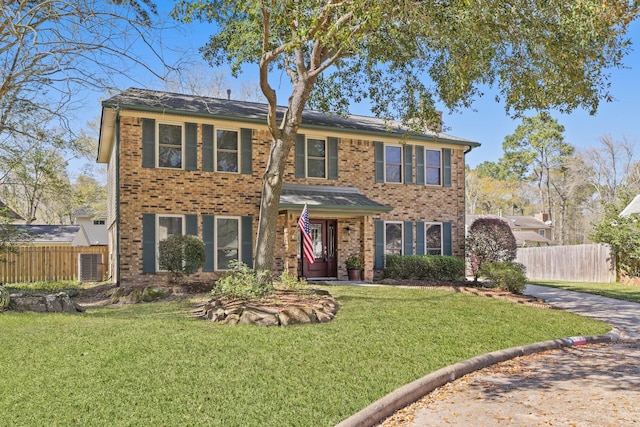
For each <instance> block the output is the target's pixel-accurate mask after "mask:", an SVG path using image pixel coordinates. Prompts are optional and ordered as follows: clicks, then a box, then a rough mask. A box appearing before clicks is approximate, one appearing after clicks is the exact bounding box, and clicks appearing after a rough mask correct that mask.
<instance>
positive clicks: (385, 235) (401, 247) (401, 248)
mask: <svg viewBox="0 0 640 427" xmlns="http://www.w3.org/2000/svg"><path fill="white" fill-rule="evenodd" d="M388 224H399V225H400V236H401V237H400V255H404V222H402V221H385V222H384V256H385V263H386V257H387V255H396V254H389V253H387V225H388Z"/></svg>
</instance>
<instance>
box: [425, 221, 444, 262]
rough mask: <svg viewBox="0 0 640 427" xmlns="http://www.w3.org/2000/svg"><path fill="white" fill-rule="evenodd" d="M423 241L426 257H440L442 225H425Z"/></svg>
mask: <svg viewBox="0 0 640 427" xmlns="http://www.w3.org/2000/svg"><path fill="white" fill-rule="evenodd" d="M424 241H425V253H426V254H427V255H442V223H439V222H435V223H426V224H425V239H424Z"/></svg>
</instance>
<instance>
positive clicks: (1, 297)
mask: <svg viewBox="0 0 640 427" xmlns="http://www.w3.org/2000/svg"><path fill="white" fill-rule="evenodd" d="M7 307H9V290H7V288H5V287H4V286H0V311H3V310H4V309H5V308H7Z"/></svg>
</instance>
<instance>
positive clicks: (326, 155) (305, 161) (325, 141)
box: [304, 135, 329, 180]
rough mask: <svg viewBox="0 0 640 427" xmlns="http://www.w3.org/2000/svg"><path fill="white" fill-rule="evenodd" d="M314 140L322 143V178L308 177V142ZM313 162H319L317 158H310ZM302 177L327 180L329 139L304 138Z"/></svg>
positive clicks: (318, 137) (308, 136) (312, 136)
mask: <svg viewBox="0 0 640 427" xmlns="http://www.w3.org/2000/svg"><path fill="white" fill-rule="evenodd" d="M310 139H315V140H317V141H324V176H309V140H310ZM312 159H313V160H320V158H319V157H312ZM304 176H305V178H309V179H323V180H326V179H328V178H329V138H327V137H322V136H314V135H305V136H304Z"/></svg>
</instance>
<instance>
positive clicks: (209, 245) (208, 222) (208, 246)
mask: <svg viewBox="0 0 640 427" xmlns="http://www.w3.org/2000/svg"><path fill="white" fill-rule="evenodd" d="M215 224H216V223H215V217H214V216H213V215H202V243H204V254H205V260H204V267H202V271H215V265H214V262H215V256H214V249H215Z"/></svg>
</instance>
